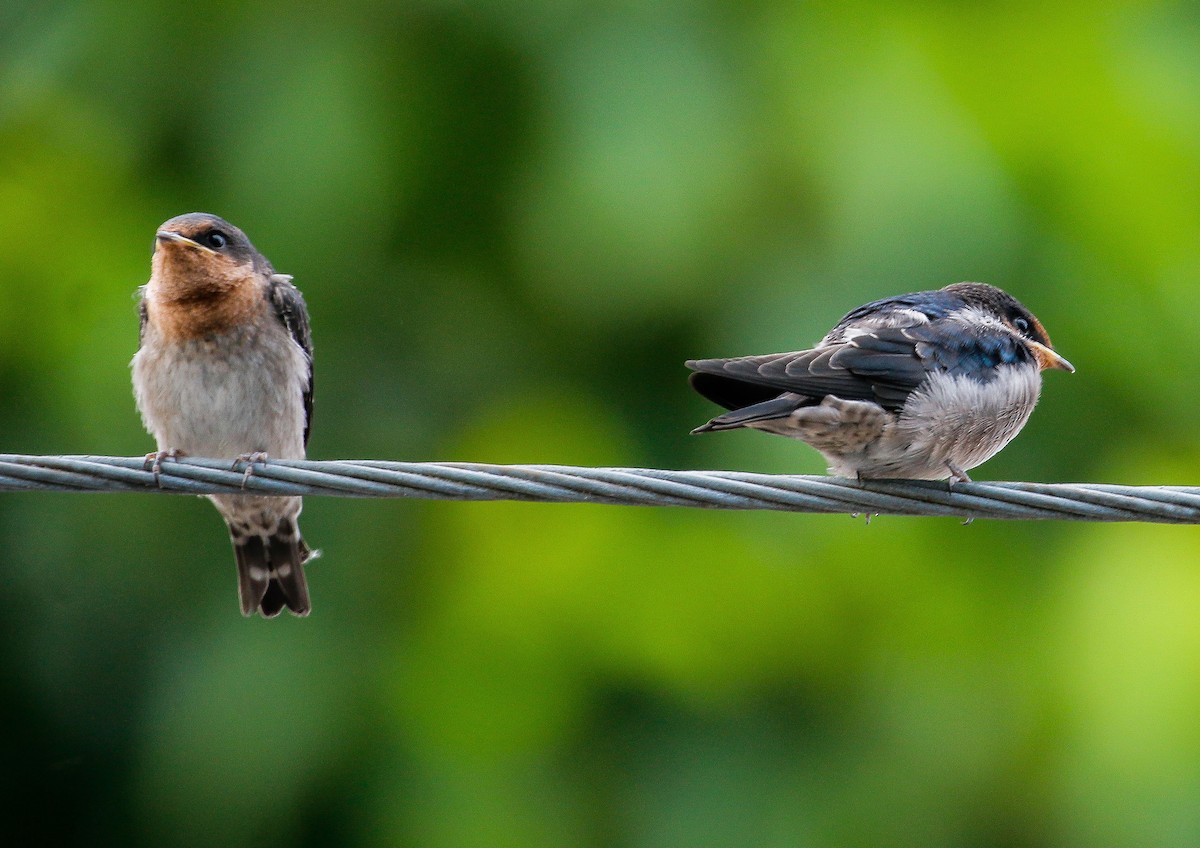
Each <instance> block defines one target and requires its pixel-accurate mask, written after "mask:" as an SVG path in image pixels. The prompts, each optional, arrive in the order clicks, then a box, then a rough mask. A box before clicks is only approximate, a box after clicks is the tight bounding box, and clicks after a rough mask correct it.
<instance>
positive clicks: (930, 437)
mask: <svg viewBox="0 0 1200 848" xmlns="http://www.w3.org/2000/svg"><path fill="white" fill-rule="evenodd" d="M1041 386H1042V379H1041V375H1040V374H1039V372H1038V371H1036V370H1034V369H1032V368H1025V367H1012V368H1001V369H1000V371H999V373H998V374H997V375H996V377H995V378H993V379H992V380H990V381H987V382H982V381H980V380H978V379H976V378H974V377H970V376H964V375H956V376H951V375H948V374H944V373H938V374H933V375H931V376H930V379H929V380H928V381H927V382H926V383H925V384H924V385H923V386H921V387H920V388H919V389H917V390H916V391H915V392H913V394H912V395H911V396H910V397H909V399H908V401H907V402H906V403H905V405H904V408H903V409H902V410H901V411H900V414H899V415H898V416H897V417H896V419H895V422H894V424H893V425H892V426H891V427H889V428H888V431H887V433H886V434H885V435H884V437H883V438H882V439H881V440H880V442H879V444H877V445H875V446H873V447H872V449H871V450H870V451H869V452H868V455H867V456H865V457H864V458H863V463H862V465H861V467H860V468H859V469H858V473H859V474H860V475H861V476H863V477H906V478H910V479H918V480H940V479H944V478H946V477H947V476H949V475H950V474H951V473H952V472H951V469H957V470H960V471H968V470H970V469H971V468H974V467H975V466H977V465H979V464H981V463H983V462H985V461H986V460H988V459H990V458H992V457H993V456H995V455H996V454H997V453H998V452H999V451H1000V450H1001V449H1002V448H1003V447H1004V446H1005V445H1007V444H1008V443H1009V442H1010V441H1012V439H1013V438H1014V437H1015V436H1016V435H1017V433H1019V432H1020V431H1021V428H1022V427H1024V426H1025V422H1026V421H1028V420H1029V416H1030V414H1031V413H1032V412H1033V408H1034V407H1035V406H1036V405H1037V401H1038V395H1039V393H1040V392H1041Z"/></svg>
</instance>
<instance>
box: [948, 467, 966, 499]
mask: <svg viewBox="0 0 1200 848" xmlns="http://www.w3.org/2000/svg"><path fill="white" fill-rule="evenodd" d="M946 468H948V469H950V479H949V480H947V481H946V485H947V487H948V488H949V489H950V491H952V492H953V491H954V484H955V483H970V482H971V477H970V476H969V475H968V474H967V472H965V471H963V470H962V469H961V468H959V467H958V466H957V465H955V464H954V463H953V462H947V463H946Z"/></svg>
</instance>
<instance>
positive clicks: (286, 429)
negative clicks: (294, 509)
mask: <svg viewBox="0 0 1200 848" xmlns="http://www.w3.org/2000/svg"><path fill="white" fill-rule="evenodd" d="M132 366H133V382H134V391H135V394H136V396H137V403H138V409H139V410H141V413H142V419H143V421H144V422H145V425H146V429H147V430H148V431H149V432H150V433H151V434H152V435H153V436H154V437H155V439H156V440H157V442H158V448H159V450H171V449H176V450H182V451H184V452H186V453H188V454H191V455H193V456H211V457H220V458H226V457H227V458H231V459H232V458H234V457H236V456H239V455H240V454H244V453H250V452H254V451H265V452H267V453H269V454H270V455H271V456H273V457H277V458H281V459H299V458H303V456H304V435H303V434H304V400H303V396H304V392H305V390H306V389H307V382H308V362H307V359H306V358H305V355H304V351H303V350H302V349H301V348H300V346H299V345H297V344H296V343H295V341H294V340H293V339H292V338H291V337H290V336H289V335H288V333H287V331H286V330H285V329H284V328H283V327H282V326H280V325H278V324H276V323H275V322H268V323H265V324H264V325H262V326H258V325H249V326H243V327H241V328H238V329H235V330H232V331H230V332H228V333H225V334H222V335H218V336H212V337H208V338H203V339H192V340H188V341H183V342H174V343H167V342H165V341H164V340H163V339H162V338H161V336H159V335H158V334H157V333H156V332H155V331H154V328H153V327H147V328H146V337H145V339H144V342H143V346H142V348H141V349H140V350H139V351H138V353H137V355H136V356H134V358H133V363H132Z"/></svg>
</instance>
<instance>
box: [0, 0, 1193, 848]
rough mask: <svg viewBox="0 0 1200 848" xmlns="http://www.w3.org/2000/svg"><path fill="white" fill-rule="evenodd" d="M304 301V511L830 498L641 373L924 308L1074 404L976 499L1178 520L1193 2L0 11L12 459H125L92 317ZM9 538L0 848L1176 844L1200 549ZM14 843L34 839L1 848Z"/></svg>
mask: <svg viewBox="0 0 1200 848" xmlns="http://www.w3.org/2000/svg"><path fill="white" fill-rule="evenodd" d="M195 210H204V211H211V212H215V213H218V214H220V215H222V216H225V217H227V218H229V219H230V220H232V221H233V222H234V223H236V224H238V225H240V226H241V227H242V228H243V229H245V230H246V231H247V232H248V233H249V234H250V236H251V238H252V239H253V240H254V241H255V242H256V244H257V246H258V247H259V248H260V249H262V250H263V252H264V253H266V254H267V255H268V256H269V257H270V258H271V259H272V261H273V262H274V263H275V265H276V266H277V267H278V268H279V269H280V270H281V271H284V272H288V273H291V274H294V275H295V277H296V281H297V283H298V284H299V285H300V287H301V288H302V290H303V291H304V293H305V295H306V297H307V300H308V303H309V306H310V310H311V313H312V320H313V327H314V333H315V341H316V357H317V358H316V369H317V371H316V412H315V429H314V431H313V437H312V441H311V444H310V455H311V456H313V457H315V458H322V459H332V458H388V459H413V460H428V459H458V460H477V461H487V462H520V461H528V462H549V463H568V464H605V465H607V464H616V465H649V466H659V467H674V468H714V467H715V468H735V469H752V470H760V471H770V472H798V473H799V472H806V473H820V472H821V471H822V470H823V469H822V465H821V462H820V460H819V457H818V456H817V455H816V454H815V453H813V452H812V451H810V450H808V449H807V448H805V447H804V446H803V445H799V444H796V443H790V442H786V441H785V440H782V439H777V438H771V437H767V436H764V435H761V434H757V433H730V434H719V435H714V436H708V437H703V438H701V437H697V438H692V437H689V436H688V430H689V429H691V428H692V427H694V426H696V425H697V424H700V423H702V422H703V421H705V420H706V419H707V418H708V417H709V416H710V415H711V414H712V413H713V412H714V410H713V409H712V408H710V407H709V406H708V405H707V404H706V403H705V402H704V401H703V400H702V399H701V398H699V397H698V396H695V395H694V394H693V393H691V392H690V390H689V389H688V386H687V383H686V379H685V378H686V372H685V369H684V368H683V365H682V363H683V360H684V359H687V358H690V357H699V356H722V355H736V354H745V353H766V352H772V351H779V350H789V349H794V348H797V347H800V346H805V345H808V344H811V343H812V342H814V341H815V340H816V339H818V338H819V337H820V336H821V335H822V334H823V333H824V331H825V330H826V329H827V328H828V327H829V326H830V325H831V324H832V323H833V322H834V321H835V320H836V319H837V318H838V317H840V315H841V314H842V313H843V312H845V311H846V310H848V309H849V308H851V307H853V306H855V305H857V304H859V303H862V302H865V301H867V300H870V299H874V298H877V297H881V296H886V295H889V294H896V293H901V292H905V291H912V290H918V289H923V288H935V287H940V286H942V285H945V284H947V283H950V282H955V281H959V280H964V279H966V280H984V281H987V282H991V283H994V284H997V285H1000V286H1002V287H1004V288H1006V289H1008V290H1010V291H1011V292H1013V293H1014V294H1015V295H1017V296H1018V297H1019V298H1021V299H1022V300H1023V301H1025V303H1026V304H1027V305H1029V306H1030V307H1031V308H1032V309H1033V310H1034V311H1035V312H1036V313H1037V314H1038V315H1039V317H1040V318H1041V319H1042V321H1043V322H1044V323H1045V325H1046V326H1047V327H1048V328H1049V330H1050V333H1051V335H1052V336H1053V338H1054V340H1055V343H1056V345H1057V347H1058V348H1059V350H1061V351H1062V352H1063V353H1064V355H1066V356H1067V357H1069V358H1070V359H1071V360H1072V361H1073V362H1074V363H1075V364H1076V366H1077V367H1078V373H1077V374H1075V375H1073V376H1068V375H1065V374H1062V373H1057V372H1056V373H1052V374H1049V375H1048V378H1047V381H1046V383H1047V384H1046V387H1045V391H1044V397H1043V401H1042V403H1041V406H1040V408H1039V409H1038V410H1037V412H1036V413H1035V415H1034V416H1033V419H1032V421H1031V423H1030V424H1029V425H1028V427H1027V428H1026V429H1025V432H1024V433H1023V434H1022V435H1021V436H1020V437H1019V438H1018V439H1017V440H1016V442H1014V443H1013V444H1012V445H1011V446H1010V447H1009V448H1008V449H1007V450H1005V451H1004V453H1003V454H1001V455H1000V456H999V457H997V458H996V459H994V460H993V461H991V462H989V463H988V464H986V465H985V466H983V467H981V468H979V469H977V470H976V472H975V477H976V479H1018V480H1020V479H1026V480H1047V481H1078V480H1088V481H1111V482H1124V483H1138V484H1165V483H1179V484H1186V483H1191V484H1195V483H1198V482H1200V433H1198V431H1197V426H1196V421H1197V415H1198V414H1200V404H1198V402H1197V387H1198V386H1200V332H1198V330H1200V318H1198V315H1200V285H1198V284H1197V283H1198V281H1200V7H1198V6H1197V5H1196V4H1195V3H1182V2H1177V3H1167V2H1163V3H1153V2H1102V3H1093V4H1073V3H1069V2H1055V1H1054V0H1038V2H1017V3H1010V4H996V3H952V2H911V3H874V2H852V3H796V2H789V1H788V0H751V1H750V2H720V1H719V0H709V1H708V2H705V0H670V2H663V3H649V2H642V3H633V2H627V3H626V2H598V3H572V2H545V0H543V1H542V2H531V3H523V4H518V3H506V2H488V0H478V2H467V0H412V2H406V3H377V2H363V1H362V0H343V2H339V3H337V4H328V5H323V6H321V7H320V8H318V7H316V6H312V7H305V8H300V7H299V5H293V4H288V3H261V2H240V3H235V2H210V3H206V4H201V5H183V6H180V5H164V4H161V3H150V2H140V0H112V2H103V0H86V1H82V0H81V2H68V3H60V2H46V3H41V4H26V3H20V2H9V3H3V4H0V433H2V434H3V443H2V444H0V450H3V451H6V452H12V453H49V454H56V453H103V454H122V455H138V454H142V453H145V452H146V451H148V450H150V449H151V448H152V442H151V440H150V438H149V437H148V436H146V435H145V433H144V432H143V431H142V429H141V425H140V422H139V420H138V418H137V415H136V413H135V410H134V405H133V400H132V397H131V392H130V388H129V373H128V367H127V366H128V362H129V359H130V357H131V356H132V355H133V353H134V350H135V347H136V342H137V318H136V313H135V301H134V297H133V293H134V290H135V288H136V287H137V286H138V285H140V284H142V283H143V282H145V280H146V278H147V276H148V273H149V258H150V250H151V246H152V241H153V233H154V230H155V228H156V226H157V224H159V223H160V222H161V221H163V220H165V219H166V218H169V217H171V216H173V215H176V214H179V213H182V212H187V211H195ZM303 525H304V529H305V534H306V536H307V537H308V538H309V539H310V540H311V542H312V543H313V544H314V545H316V546H319V547H320V548H322V549H323V551H324V556H323V558H322V559H321V560H319V561H318V562H316V563H315V564H314V565H313V566H311V568H310V583H311V586H312V593H313V598H314V614H313V615H312V617H311V618H309V619H307V620H303V621H301V620H296V619H291V618H286V619H281V620H274V621H262V620H260V619H255V620H244V619H242V617H241V616H240V615H239V614H238V605H237V594H236V584H235V579H234V564H233V556H232V553H231V551H230V547H229V542H228V539H227V537H226V534H225V531H224V528H223V526H222V525H221V522H220V520H219V519H218V517H217V515H216V513H215V511H214V510H213V509H212V508H211V506H209V505H208V504H206V503H204V502H202V501H200V500H197V499H192V498H180V497H156V496H146V495H103V496H101V495H95V496H84V495H68V494H62V495H58V494H7V495H3V496H0V551H2V556H0V586H2V591H0V717H2V726H3V728H4V729H3V732H2V738H3V740H4V741H3V743H2V744H0V758H2V762H3V768H2V770H0V774H2V777H0V789H2V791H0V830H2V831H3V834H2V835H3V837H4V839H3V841H4V842H5V843H6V844H44V845H52V844H79V845H89V846H100V845H122V846H130V845H154V846H164V845H188V844H195V845H201V844H204V845H223V846H240V845H260V846H270V845H288V846H318V845H320V846H327V845H350V846H360V845H361V846H391V845H396V846H474V845H479V846H531V847H532V848H536V847H537V846H559V845H563V846H566V845H572V846H629V848H658V846H685V845H686V846H701V845H704V846H707V845H714V846H810V845H811V846H842V845H896V846H925V847H926V848H927V847H928V846H1002V845H1003V846H1051V845H1055V846H1058V845H1066V846H1103V845H1134V844H1136V845H1141V846H1173V845H1180V846H1183V845H1195V844H1197V842H1198V841H1200V720H1198V719H1197V716H1198V715H1200V536H1197V532H1196V531H1195V530H1194V529H1188V528H1169V527H1156V526H1149V525H1146V526H1115V525H1107V526H1085V525H1081V524H1066V523H1050V524H1035V523H1011V524H1010V523H1000V522H986V521H977V522H975V523H974V524H973V525H971V526H966V527H964V526H961V525H960V523H959V522H958V521H956V520H950V519H898V518H886V517H885V518H880V519H876V520H875V521H873V522H872V523H871V524H870V525H869V526H866V525H864V523H863V521H862V520H854V519H852V518H850V517H848V516H815V517H814V516H802V515H778V514H719V513H712V512H700V511H686V510H677V509H633V508H615V507H589V506H553V505H547V506H541V505H527V504H461V503H418V502H412V501H387V502H365V501H350V500H337V499H316V498H313V499H310V500H309V501H308V503H307V509H306V511H305V515H304V522H303ZM13 840H21V841H13Z"/></svg>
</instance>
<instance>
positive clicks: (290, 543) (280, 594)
mask: <svg viewBox="0 0 1200 848" xmlns="http://www.w3.org/2000/svg"><path fill="white" fill-rule="evenodd" d="M233 551H234V554H235V556H236V557H237V565H238V595H239V596H240V598H241V601H242V615H246V616H251V615H254V613H255V612H257V611H261V612H262V615H263V617H264V618H272V617H274V616H276V615H279V613H280V612H281V611H282V610H283V609H284V607H287V608H288V609H290V610H291V611H292V614H293V615H300V616H304V615H308V613H309V610H310V609H311V605H310V603H309V599H308V583H307V582H306V581H305V579H304V563H305V562H307V561H308V559H309V558H310V557H311V556H312V552H311V551H310V550H309V548H308V545H306V544H304V540H303V539H302V538H300V533H299V531H298V530H297V529H296V526H295V523H294V522H292V521H289V520H286V519H285V520H284V521H281V522H280V525H279V528H278V529H277V530H276V532H275V535H273V536H270V537H266V538H264V537H263V536H257V535H252V536H247V537H245V538H244V539H242V540H240V541H239V540H238V538H237V536H233Z"/></svg>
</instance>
